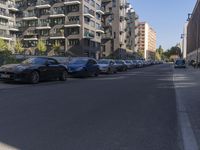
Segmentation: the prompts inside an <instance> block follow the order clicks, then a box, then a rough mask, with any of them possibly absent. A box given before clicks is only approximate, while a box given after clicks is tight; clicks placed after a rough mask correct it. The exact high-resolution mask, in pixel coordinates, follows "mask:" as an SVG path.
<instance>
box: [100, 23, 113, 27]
mask: <svg viewBox="0 0 200 150" xmlns="http://www.w3.org/2000/svg"><path fill="white" fill-rule="evenodd" d="M102 26H103V28H110V27H112V23H111V22H106V23H105V24H103V25H102Z"/></svg>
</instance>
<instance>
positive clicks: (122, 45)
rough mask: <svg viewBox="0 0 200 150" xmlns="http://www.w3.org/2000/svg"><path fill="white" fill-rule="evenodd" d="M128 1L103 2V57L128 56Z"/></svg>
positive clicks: (106, 0) (109, 0)
mask: <svg viewBox="0 0 200 150" xmlns="http://www.w3.org/2000/svg"><path fill="white" fill-rule="evenodd" d="M128 7H129V3H128V2H127V0H102V8H103V11H104V15H103V18H102V20H103V21H102V25H103V27H104V32H105V33H104V34H103V36H102V53H101V56H102V57H123V56H124V55H125V54H126V43H127V40H126V31H127V17H126V12H127V8H128Z"/></svg>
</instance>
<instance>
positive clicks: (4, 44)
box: [0, 39, 8, 51]
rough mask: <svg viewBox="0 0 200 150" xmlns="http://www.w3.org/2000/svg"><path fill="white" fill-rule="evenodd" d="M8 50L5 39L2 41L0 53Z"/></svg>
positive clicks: (0, 42) (0, 40) (0, 41)
mask: <svg viewBox="0 0 200 150" xmlns="http://www.w3.org/2000/svg"><path fill="white" fill-rule="evenodd" d="M6 50H8V44H7V43H6V42H5V41H4V40H3V39H0V51H6Z"/></svg>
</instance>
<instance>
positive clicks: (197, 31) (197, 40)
mask: <svg viewBox="0 0 200 150" xmlns="http://www.w3.org/2000/svg"><path fill="white" fill-rule="evenodd" d="M192 17H193V14H191V13H189V14H188V18H187V21H188V22H189V21H190V20H191V18H192ZM198 21H199V16H197V19H196V20H195V26H196V33H197V35H196V51H197V57H196V68H198V64H199V44H198V42H199V25H198Z"/></svg>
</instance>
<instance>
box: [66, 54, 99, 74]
mask: <svg viewBox="0 0 200 150" xmlns="http://www.w3.org/2000/svg"><path fill="white" fill-rule="evenodd" d="M67 67H68V71H69V74H70V75H71V76H74V77H89V76H98V75H99V73H100V70H99V65H98V64H97V61H96V60H95V59H93V58H88V57H83V58H81V57H80V58H74V59H72V60H71V61H70V62H69V64H68V65H67Z"/></svg>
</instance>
